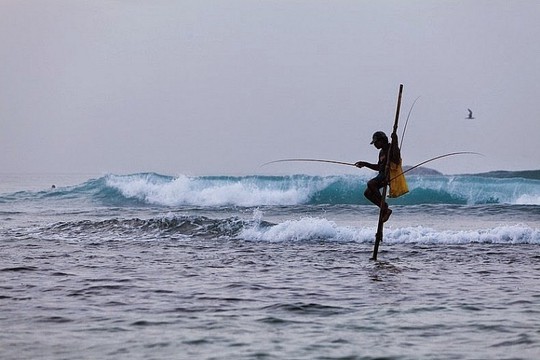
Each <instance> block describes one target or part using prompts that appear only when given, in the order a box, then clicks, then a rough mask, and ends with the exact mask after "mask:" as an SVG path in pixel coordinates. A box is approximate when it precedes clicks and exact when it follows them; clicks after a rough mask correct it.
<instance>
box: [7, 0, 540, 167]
mask: <svg viewBox="0 0 540 360" xmlns="http://www.w3.org/2000/svg"><path fill="white" fill-rule="evenodd" d="M539 35H540V2H539V1H519V0H511V1H510V0H507V1H496V0H495V1H494V0H486V1H481V0H477V1H470V0H463V1H454V0H453V1H440V0H433V1H402V0H399V1H359V0H351V1H339V0H337V1H317V0H309V1H308V0H306V1H298V0H290V1H277V0H275V1H270V0H266V1H256V0H245V1H236V0H220V1H204V0H196V1H181V0H180V1H173V0H170V1H168V0H156V1H154V0H152V1H150V0H148V1H142V0H108V1H106V0H92V1H82V0H81V1H76V0H75V1H74V0H35V1H31V0H27V1H25V0H2V1H1V2H0V52H1V53H0V122H1V123H0V126H1V128H0V147H1V148H0V168H1V170H0V171H1V172H97V173H108V172H110V173H131V172H145V171H156V172H160V173H164V174H171V175H176V174H188V175H206V174H212V175H219V174H238V175H241V174H256V173H266V174H272V173H282V172H283V171H288V172H298V173H302V172H309V171H311V170H313V169H315V171H317V170H321V171H322V172H325V173H328V172H336V173H338V172H342V171H353V170H355V169H354V168H352V169H342V168H340V167H336V166H331V168H328V166H326V165H323V166H321V165H313V164H295V166H294V167H291V166H285V165H275V166H270V167H264V168H261V167H260V164H262V163H264V162H266V161H270V160H275V159H279V158H284V157H285V158H286V157H319V158H325V159H334V160H342V161H350V162H354V161H357V160H368V161H375V159H376V156H377V151H376V150H375V149H374V148H373V146H372V145H370V144H369V142H370V141H371V134H372V133H373V132H374V131H375V130H383V131H386V132H387V133H390V131H391V128H392V124H393V120H394V114H395V108H396V101H397V93H398V87H399V84H400V83H403V84H404V94H403V107H402V112H401V129H402V128H403V125H404V123H405V118H406V115H407V112H408V111H409V108H410V106H411V104H412V102H413V101H414V99H415V98H417V97H418V96H420V99H419V100H418V102H417V104H416V106H415V108H414V110H413V112H412V115H411V119H410V122H409V125H408V128H407V133H406V135H405V140H404V145H403V156H404V163H405V164H415V163H417V162H420V161H422V160H425V159H427V158H430V157H433V156H436V155H440V154H443V153H446V152H452V151H462V150H471V151H478V152H481V153H483V154H485V155H486V156H485V157H483V158H481V157H454V158H448V159H445V160H441V161H438V162H434V163H432V164H430V167H433V168H436V169H438V170H440V171H443V172H445V173H451V174H453V173H465V172H480V171H488V170H498V169H503V170H524V169H539V168H540V160H539V156H540V141H538V135H539V133H540V131H539V130H540V101H539V100H538V98H539V96H540V66H539V65H540V62H539V60H538V59H539V56H540V41H539V39H538V37H539ZM467 108H471V109H472V110H473V111H474V116H475V117H476V119H475V120H466V119H465V117H466V116H467ZM401 129H400V131H399V133H400V134H401ZM314 166H315V167H314ZM317 166H318V167H317ZM323 167H324V169H323Z"/></svg>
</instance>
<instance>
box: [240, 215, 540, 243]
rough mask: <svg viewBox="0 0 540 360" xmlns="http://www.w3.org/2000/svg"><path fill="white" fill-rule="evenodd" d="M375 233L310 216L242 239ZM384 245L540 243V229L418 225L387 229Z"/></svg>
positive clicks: (349, 238)
mask: <svg viewBox="0 0 540 360" xmlns="http://www.w3.org/2000/svg"><path fill="white" fill-rule="evenodd" d="M259 217H260V214H259ZM375 232H376V229H375V228H373V227H360V228H356V227H350V226H345V227H344V226H338V225H337V224H336V223H335V222H333V221H329V220H327V219H324V218H312V217H306V218H302V219H299V220H287V221H284V222H281V223H278V224H276V225H273V226H266V227H262V226H260V224H258V223H256V224H255V225H254V226H252V227H248V228H246V229H244V230H243V231H242V232H241V233H240V234H239V237H240V238H243V239H247V240H255V241H268V242H286V241H314V240H321V241H340V242H359V243H369V242H373V240H374V238H375ZM384 242H385V243H386V244H408V243H410V244H413V243H414V244H418V243H425V244H469V243H493V244H540V229H536V228H531V227H529V226H527V225H511V226H499V227H495V228H488V229H478V230H466V231H465V230H442V231H441V230H435V229H432V228H429V227H423V226H414V227H402V228H394V229H386V230H385V233H384Z"/></svg>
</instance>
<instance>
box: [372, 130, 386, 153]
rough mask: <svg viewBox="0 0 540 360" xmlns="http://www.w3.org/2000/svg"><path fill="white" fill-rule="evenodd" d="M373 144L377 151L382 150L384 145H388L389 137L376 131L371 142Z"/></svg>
mask: <svg viewBox="0 0 540 360" xmlns="http://www.w3.org/2000/svg"><path fill="white" fill-rule="evenodd" d="M371 144H373V145H375V147H376V148H377V149H380V148H381V147H382V146H383V145H386V144H388V137H387V136H386V134H385V133H384V132H382V131H376V132H375V133H374V134H373V140H372V141H371Z"/></svg>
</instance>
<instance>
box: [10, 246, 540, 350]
mask: <svg viewBox="0 0 540 360" xmlns="http://www.w3.org/2000/svg"><path fill="white" fill-rule="evenodd" d="M76 240H77V241H72V242H70V243H69V244H66V243H65V242H63V241H55V240H47V239H41V240H37V241H36V240H35V239H28V240H20V239H19V240H17V241H14V242H8V241H4V242H3V243H2V245H1V254H2V255H1V257H2V268H1V269H0V277H1V279H2V285H1V290H2V295H1V304H2V306H1V321H2V324H3V327H4V329H9V332H4V333H3V334H2V335H1V336H0V342H1V344H2V350H1V352H2V355H3V356H2V358H4V359H23V358H25V359H30V358H48V359H59V358H88V359H90V358H94V359H96V358H111V359H117V358H126V359H127V358H139V359H150V358H156V359H164V358H171V359H172V358H201V359H212V358H216V359H223V358H245V359H250V358H298V359H327V358H330V359H339V358H368V359H369V358H380V357H385V358H390V359H414V358H433V359H440V358H446V359H451V358H454V359H479V358H514V359H535V358H537V357H538V355H539V354H540V285H539V281H538V274H539V273H540V256H539V255H538V249H537V247H536V246H535V245H516V246H512V247H508V246H497V245H489V246H486V245H482V244H467V245H453V246H437V245H410V246H407V245H394V246H391V245H388V246H385V247H384V245H383V247H384V249H383V251H382V252H381V254H380V259H381V260H380V261H378V262H373V261H371V260H369V257H370V254H371V247H370V246H369V245H359V244H354V243H348V244H347V243H345V244H343V243H341V244H340V243H325V242H324V241H320V242H318V243H313V242H306V243H302V242H300V243H285V244H284V243H276V244H272V243H261V242H251V241H240V240H235V241H233V240H224V241H220V240H204V239H200V240H193V239H188V240H181V239H176V240H170V239H169V240H164V241H138V240H137V239H133V240H132V241H130V242H129V243H125V242H124V241H114V240H110V241H106V242H101V243H99V242H96V241H85V240H84V239H76Z"/></svg>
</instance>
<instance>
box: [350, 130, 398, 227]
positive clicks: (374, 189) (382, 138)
mask: <svg viewBox="0 0 540 360" xmlns="http://www.w3.org/2000/svg"><path fill="white" fill-rule="evenodd" d="M371 144H373V145H374V146H375V147H376V148H377V149H379V150H380V151H379V161H378V162H377V164H371V163H368V162H365V161H358V162H356V163H355V164H354V165H355V166H356V167H358V168H363V167H367V168H369V169H371V170H374V171H378V172H379V173H378V174H377V176H376V177H374V178H373V179H371V180H369V181H368V182H367V188H366V191H364V196H365V197H366V198H367V199H368V200H369V201H371V202H372V203H374V204H375V205H377V206H378V207H380V208H381V213H382V221H383V222H386V221H387V220H388V219H389V218H390V215H391V214H392V210H390V208H389V207H388V203H387V202H386V201H385V199H383V198H382V195H381V192H380V189H381V188H383V187H385V186H386V185H388V180H389V177H388V174H386V170H387V161H386V157H387V154H388V155H389V156H390V165H391V167H397V166H399V167H401V153H400V151H399V147H398V137H397V134H396V133H395V132H393V133H392V142H391V143H389V142H388V137H387V136H386V134H385V133H384V132H382V131H377V132H375V133H374V134H373V139H372V141H371ZM392 165H394V166H392Z"/></svg>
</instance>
